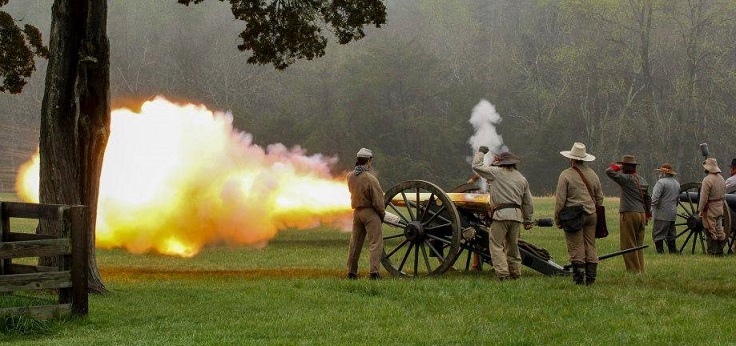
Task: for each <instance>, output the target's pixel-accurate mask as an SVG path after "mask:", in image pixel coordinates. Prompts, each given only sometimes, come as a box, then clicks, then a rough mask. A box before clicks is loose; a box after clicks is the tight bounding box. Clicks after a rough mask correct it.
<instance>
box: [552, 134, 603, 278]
mask: <svg viewBox="0 0 736 346" xmlns="http://www.w3.org/2000/svg"><path fill="white" fill-rule="evenodd" d="M560 154H561V155H562V156H564V157H566V158H568V159H569V163H570V168H567V169H565V170H563V171H562V172H561V173H560V177H559V178H558V179H557V190H556V192H555V214H554V215H555V224H557V227H558V228H563V226H562V220H561V218H560V212H561V211H562V210H563V209H564V208H565V207H576V206H582V207H583V210H584V212H585V218H584V221H583V223H582V228H581V229H572V230H568V231H566V232H565V242H566V243H567V254H568V256H569V257H570V263H572V275H573V277H572V281H573V282H574V283H575V284H577V285H582V284H583V283H585V284H586V285H592V284H593V283H594V282H595V280H596V276H597V270H598V269H597V267H598V253H597V252H596V248H595V225H596V221H597V216H596V212H595V209H596V206H598V205H601V204H603V189H602V188H601V181H600V179H599V178H598V175H597V174H595V171H593V169H592V168H590V167H588V166H587V165H586V164H585V163H586V162H591V161H593V160H595V156H593V155H591V154H588V153H587V152H586V150H585V144H583V143H580V142H576V143H574V144H573V145H572V149H571V150H569V151H561V152H560ZM588 186H590V190H588ZM591 192H592V195H591Z"/></svg>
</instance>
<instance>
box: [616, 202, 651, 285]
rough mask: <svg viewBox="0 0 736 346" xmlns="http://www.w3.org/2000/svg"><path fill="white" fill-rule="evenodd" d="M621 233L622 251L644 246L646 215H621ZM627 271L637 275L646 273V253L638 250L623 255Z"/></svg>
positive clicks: (628, 213) (631, 213) (629, 213)
mask: <svg viewBox="0 0 736 346" xmlns="http://www.w3.org/2000/svg"><path fill="white" fill-rule="evenodd" d="M618 215H619V231H620V233H621V234H620V235H621V238H620V244H621V250H626V249H630V248H632V247H637V246H642V244H644V227H645V226H646V224H647V219H646V216H645V215H644V213H637V212H625V213H619V214H618ZM623 257H624V264H625V265H626V270H627V271H630V272H635V273H641V272H643V271H644V251H642V250H637V251H634V252H629V253H627V254H624V255H623Z"/></svg>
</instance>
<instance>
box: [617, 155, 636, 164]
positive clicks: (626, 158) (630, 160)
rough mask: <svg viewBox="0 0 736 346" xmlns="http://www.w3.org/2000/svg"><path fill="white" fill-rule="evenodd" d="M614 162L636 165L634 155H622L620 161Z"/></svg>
mask: <svg viewBox="0 0 736 346" xmlns="http://www.w3.org/2000/svg"><path fill="white" fill-rule="evenodd" d="M616 163H620V164H622V165H638V163H637V162H636V158H635V157H634V155H624V157H623V158H622V159H621V161H619V162H616Z"/></svg>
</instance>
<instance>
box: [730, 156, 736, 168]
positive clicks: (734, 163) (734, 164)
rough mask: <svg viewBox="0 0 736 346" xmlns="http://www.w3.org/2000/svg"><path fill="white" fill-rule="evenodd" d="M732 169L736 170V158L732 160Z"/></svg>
mask: <svg viewBox="0 0 736 346" xmlns="http://www.w3.org/2000/svg"><path fill="white" fill-rule="evenodd" d="M731 167H733V168H736V158H734V159H731Z"/></svg>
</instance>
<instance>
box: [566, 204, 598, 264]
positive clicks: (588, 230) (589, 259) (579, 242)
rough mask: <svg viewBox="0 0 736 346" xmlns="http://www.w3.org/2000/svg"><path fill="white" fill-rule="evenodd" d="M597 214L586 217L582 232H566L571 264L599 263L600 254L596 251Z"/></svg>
mask: <svg viewBox="0 0 736 346" xmlns="http://www.w3.org/2000/svg"><path fill="white" fill-rule="evenodd" d="M596 219H597V217H596V215H595V213H593V214H590V215H586V216H585V224H584V225H583V229H582V231H579V232H574V233H570V232H565V242H566V243H567V254H568V255H569V256H570V262H580V263H598V253H597V252H596V249H595V222H596Z"/></svg>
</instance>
